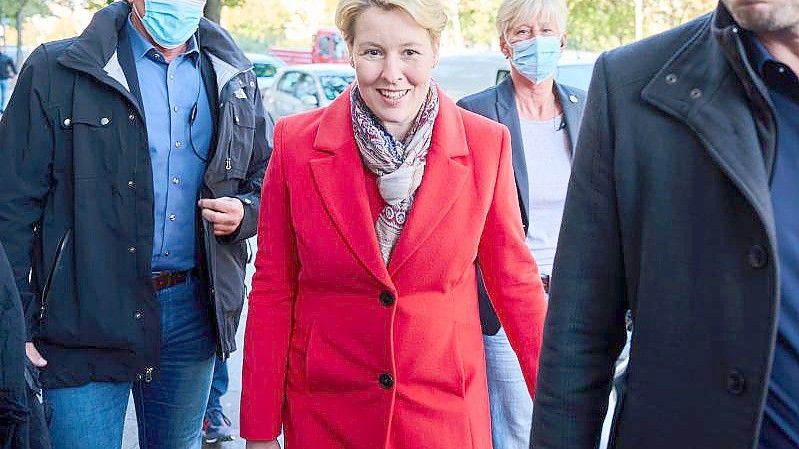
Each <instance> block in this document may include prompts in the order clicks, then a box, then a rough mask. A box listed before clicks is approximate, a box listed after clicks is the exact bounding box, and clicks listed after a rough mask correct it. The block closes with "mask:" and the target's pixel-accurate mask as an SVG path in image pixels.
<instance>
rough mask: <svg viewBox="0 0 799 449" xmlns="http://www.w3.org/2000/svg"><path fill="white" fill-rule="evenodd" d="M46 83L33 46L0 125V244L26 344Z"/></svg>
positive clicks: (43, 61)
mask: <svg viewBox="0 0 799 449" xmlns="http://www.w3.org/2000/svg"><path fill="white" fill-rule="evenodd" d="M48 79H49V75H48V63H47V52H46V50H45V49H44V47H39V48H38V49H37V50H36V51H34V52H33V54H31V56H30V57H29V58H28V60H27V62H26V63H25V66H23V68H22V72H21V74H20V76H19V78H18V80H17V85H16V88H15V89H14V93H13V95H12V96H11V100H10V101H9V103H8V106H7V107H6V110H5V113H4V114H3V118H2V121H0V160H2V161H3V163H2V164H0V179H1V180H2V188H0V240H1V241H2V243H3V244H4V245H5V248H6V252H7V253H8V259H9V262H10V263H11V267H12V269H13V273H14V279H15V280H16V284H17V287H18V289H19V292H20V297H21V299H22V306H23V310H24V311H25V316H26V318H27V323H28V338H29V339H30V338H31V336H32V332H33V326H32V324H33V319H32V317H33V315H34V314H35V312H36V310H37V309H38V302H37V301H36V300H35V298H36V292H35V289H34V288H33V287H32V286H31V283H30V281H29V274H30V271H31V253H32V251H33V246H34V227H35V225H36V224H37V223H38V222H39V221H40V220H41V218H42V214H43V212H44V205H45V201H46V198H47V195H48V193H49V192H50V182H51V181H50V170H51V166H52V159H53V146H52V139H51V136H52V133H51V130H50V123H49V121H48V119H47V115H46V114H45V110H44V106H43V104H44V102H45V101H46V98H47V93H48V92H47V90H48V87H49V81H48Z"/></svg>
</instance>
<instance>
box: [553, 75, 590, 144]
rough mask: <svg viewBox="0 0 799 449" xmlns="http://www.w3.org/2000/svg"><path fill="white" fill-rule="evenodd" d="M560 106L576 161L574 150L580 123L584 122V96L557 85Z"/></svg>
mask: <svg viewBox="0 0 799 449" xmlns="http://www.w3.org/2000/svg"><path fill="white" fill-rule="evenodd" d="M556 87H557V89H558V97H559V99H560V105H561V107H562V108H563V115H564V120H565V121H566V132H567V133H569V143H570V145H571V148H570V149H571V155H572V159H574V149H575V148H576V147H577V136H578V134H579V132H580V121H581V120H582V115H583V113H582V108H583V101H584V100H585V99H584V98H583V96H582V95H578V94H577V93H576V92H572V91H570V90H569V89H568V88H566V87H565V86H562V85H560V84H556Z"/></svg>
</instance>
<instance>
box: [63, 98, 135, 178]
mask: <svg viewBox="0 0 799 449" xmlns="http://www.w3.org/2000/svg"><path fill="white" fill-rule="evenodd" d="M61 128H62V131H63V132H65V133H71V135H72V155H73V156H72V157H73V169H74V173H75V179H91V178H97V177H101V176H106V175H108V174H109V173H111V172H112V171H113V170H114V168H115V166H116V163H117V157H118V153H119V149H120V147H121V142H120V137H119V132H118V131H119V130H117V129H116V127H115V125H114V120H113V117H112V115H111V110H110V108H108V107H102V105H97V104H94V103H89V102H87V103H86V104H85V105H81V106H79V107H78V106H77V105H76V107H75V108H73V111H72V115H71V116H69V115H67V114H64V118H63V120H62V123H61Z"/></svg>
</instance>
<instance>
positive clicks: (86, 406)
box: [0, 0, 272, 449]
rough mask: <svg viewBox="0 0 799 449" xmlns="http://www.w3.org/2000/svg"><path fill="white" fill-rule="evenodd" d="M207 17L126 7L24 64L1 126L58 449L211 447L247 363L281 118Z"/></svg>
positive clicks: (9, 212)
mask: <svg viewBox="0 0 799 449" xmlns="http://www.w3.org/2000/svg"><path fill="white" fill-rule="evenodd" d="M204 5H205V1H204V0H130V1H128V2H116V3H113V4H112V5H110V6H108V7H106V8H104V9H102V10H101V11H99V12H98V13H97V14H96V15H95V17H94V19H93V20H92V22H91V24H90V25H89V27H88V28H87V29H86V30H85V31H84V32H83V34H82V35H81V36H79V37H76V38H73V39H67V40H64V41H59V42H52V43H47V44H44V45H42V46H41V47H39V48H38V49H37V50H36V51H35V52H34V53H33V54H32V55H31V56H30V58H29V59H28V62H27V63H26V65H25V67H24V68H23V70H22V72H21V73H20V75H19V81H18V82H17V87H16V91H15V93H14V95H13V96H12V98H11V101H10V103H9V105H8V108H7V109H6V113H5V115H4V116H3V119H2V122H0V158H2V160H4V161H6V162H5V163H4V164H2V167H0V179H4V180H5V182H4V188H3V189H2V192H0V239H2V241H3V244H4V245H5V246H6V248H7V252H8V256H9V259H10V261H11V265H12V267H13V270H14V273H15V277H16V281H17V285H18V287H19V289H20V291H21V296H22V299H23V305H24V308H25V312H26V319H27V328H28V329H27V331H28V335H27V341H28V344H27V348H26V349H27V352H28V356H29V358H30V359H31V361H32V363H33V364H34V365H36V366H37V367H38V368H39V369H40V375H41V376H40V377H41V381H42V383H43V386H44V390H45V391H44V398H45V401H46V403H47V405H48V407H49V408H51V409H52V420H51V423H50V430H51V435H52V439H53V447H54V448H56V449H72V448H78V447H80V448H83V449H108V448H119V447H120V446H121V444H122V429H123V426H124V419H125V412H126V406H127V401H128V396H129V395H130V394H131V391H132V393H133V398H134V400H135V404H136V416H137V419H138V424H139V441H140V447H142V448H158V449H186V448H198V447H199V446H200V429H201V426H202V419H203V413H204V411H205V406H206V401H207V400H208V392H209V388H210V384H211V373H212V370H213V366H214V357H215V354H216V355H218V356H219V357H222V358H223V359H224V358H226V357H227V356H228V354H229V353H230V352H232V351H234V350H235V349H236V347H235V339H234V337H235V334H236V328H237V326H238V320H239V314H240V312H241V308H242V305H243V300H244V294H245V292H244V266H245V262H246V243H245V239H247V238H249V237H251V236H253V235H254V234H255V228H256V223H257V211H258V205H259V203H260V190H261V180H262V178H263V174H264V169H265V167H266V164H267V161H268V158H269V154H270V152H271V144H270V140H271V131H272V122H271V119H270V118H269V117H268V116H267V115H266V114H265V113H264V111H263V107H262V104H261V98H260V95H259V91H258V88H257V85H256V81H255V75H254V73H253V71H252V64H251V63H250V62H249V61H248V60H247V59H246V58H245V57H244V55H243V53H242V52H241V50H240V49H239V48H238V47H237V46H236V45H235V43H234V42H233V41H232V39H231V38H230V36H229V35H228V34H227V33H226V32H225V31H224V30H222V29H220V28H219V27H218V26H217V25H215V24H213V23H211V22H209V21H207V20H205V19H203V18H202V12H203V7H204Z"/></svg>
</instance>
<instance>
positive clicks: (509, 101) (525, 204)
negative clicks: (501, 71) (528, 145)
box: [497, 77, 530, 217]
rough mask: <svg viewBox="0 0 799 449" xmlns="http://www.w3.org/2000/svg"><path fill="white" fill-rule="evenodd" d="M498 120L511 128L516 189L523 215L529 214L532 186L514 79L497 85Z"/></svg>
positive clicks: (507, 79) (505, 80)
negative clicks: (528, 172) (528, 176)
mask: <svg viewBox="0 0 799 449" xmlns="http://www.w3.org/2000/svg"><path fill="white" fill-rule="evenodd" d="M497 121H498V122H499V123H502V124H504V125H505V126H507V127H508V130H510V141H511V147H512V150H513V151H512V152H513V174H514V175H515V176H516V189H517V190H518V191H519V199H520V201H521V204H520V206H521V209H522V215H523V216H524V217H527V216H528V213H527V212H528V211H529V210H530V208H529V205H530V186H529V183H528V179H527V162H526V160H525V157H524V142H523V141H522V131H521V125H520V124H519V112H518V111H517V110H516V95H515V94H514V92H513V81H512V80H511V78H510V77H507V78H505V79H504V80H503V81H502V82H501V83H499V85H498V86H497Z"/></svg>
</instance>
